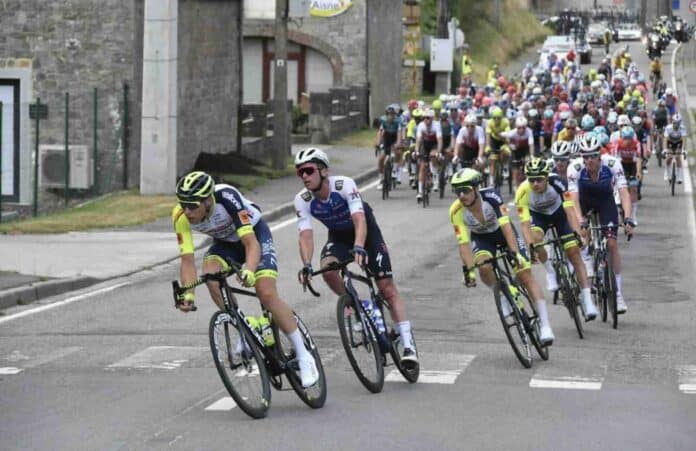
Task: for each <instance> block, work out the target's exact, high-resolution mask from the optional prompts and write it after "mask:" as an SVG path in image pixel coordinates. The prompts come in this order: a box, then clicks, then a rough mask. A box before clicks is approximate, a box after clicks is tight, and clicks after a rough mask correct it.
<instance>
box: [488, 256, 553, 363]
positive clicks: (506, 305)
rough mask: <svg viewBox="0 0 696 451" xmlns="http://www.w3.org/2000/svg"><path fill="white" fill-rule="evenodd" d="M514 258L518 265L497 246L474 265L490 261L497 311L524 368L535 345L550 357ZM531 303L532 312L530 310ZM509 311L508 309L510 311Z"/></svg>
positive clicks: (538, 351)
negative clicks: (517, 277) (514, 267)
mask: <svg viewBox="0 0 696 451" xmlns="http://www.w3.org/2000/svg"><path fill="white" fill-rule="evenodd" d="M501 261H502V263H500V262H501ZM511 261H512V262H514V263H515V265H516V260H515V257H514V256H510V255H508V253H507V252H504V251H503V250H502V249H498V253H497V255H496V256H495V257H491V258H488V259H486V260H484V261H482V262H480V263H477V264H476V265H474V268H480V267H481V266H483V265H491V266H492V267H493V274H494V275H495V285H494V286H493V298H494V299H495V305H496V307H497V309H498V315H499V316H500V321H501V323H502V325H503V330H504V331H505V336H506V337H507V339H508V342H509V343H510V346H511V347H512V350H513V352H514V353H515V355H516V356H517V358H518V359H519V361H520V363H521V364H522V366H524V367H525V368H531V367H532V346H533V347H534V348H535V349H536V351H537V353H538V354H539V356H540V357H541V358H542V359H543V360H548V358H549V349H548V345H546V344H543V343H542V342H541V339H540V338H539V335H540V330H541V324H540V321H539V317H538V315H537V312H536V310H535V309H534V304H533V303H532V302H531V298H530V296H529V293H527V290H526V289H525V288H524V287H523V286H522V285H520V284H518V283H517V281H516V280H515V276H514V275H513V273H512V263H511ZM525 299H526V305H528V306H529V309H530V310H531V312H527V307H525V301H524V300H525ZM508 312H509V313H508Z"/></svg>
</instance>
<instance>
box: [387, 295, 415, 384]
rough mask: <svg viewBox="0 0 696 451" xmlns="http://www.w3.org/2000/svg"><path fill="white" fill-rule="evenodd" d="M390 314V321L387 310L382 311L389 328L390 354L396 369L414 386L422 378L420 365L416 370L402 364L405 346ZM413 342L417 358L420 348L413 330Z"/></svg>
mask: <svg viewBox="0 0 696 451" xmlns="http://www.w3.org/2000/svg"><path fill="white" fill-rule="evenodd" d="M382 302H386V301H382ZM383 305H384V304H383ZM389 313H390V315H389V319H387V315H385V309H382V318H384V323H385V326H386V328H387V337H388V338H389V342H390V346H389V353H390V354H391V357H392V360H394V365H396V368H397V369H398V370H399V372H400V373H401V375H402V376H403V377H404V379H406V380H407V381H408V382H410V383H412V384H414V383H416V382H418V377H419V376H420V365H418V366H416V367H414V368H406V367H405V366H403V365H402V364H401V356H402V355H403V353H404V345H403V342H402V341H401V335H400V334H399V331H398V329H397V327H396V324H394V321H393V320H392V318H391V311H390V310H389ZM411 341H412V342H413V349H414V351H416V357H418V346H417V345H416V337H415V336H414V334H413V329H412V330H411Z"/></svg>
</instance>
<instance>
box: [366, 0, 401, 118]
mask: <svg viewBox="0 0 696 451" xmlns="http://www.w3.org/2000/svg"><path fill="white" fill-rule="evenodd" d="M367 5H368V8H367V22H368V26H367V30H368V32H367V61H368V86H369V88H370V121H372V119H374V118H377V117H380V116H381V115H382V112H383V111H384V109H385V107H386V106H387V105H388V104H390V103H394V102H399V101H400V100H401V74H400V68H401V55H402V49H403V47H404V44H403V24H402V21H401V16H402V14H401V12H402V10H403V1H402V0H368V2H367Z"/></svg>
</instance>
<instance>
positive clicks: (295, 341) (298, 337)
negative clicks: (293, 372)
mask: <svg viewBox="0 0 696 451" xmlns="http://www.w3.org/2000/svg"><path fill="white" fill-rule="evenodd" d="M285 335H286V336H287V337H288V338H289V339H290V341H291V342H292V347H293V348H295V354H297V358H298V359H306V358H309V357H311V356H312V355H311V354H310V353H309V352H307V348H305V345H304V341H302V334H301V333H300V329H295V331H294V332H292V333H289V334H285Z"/></svg>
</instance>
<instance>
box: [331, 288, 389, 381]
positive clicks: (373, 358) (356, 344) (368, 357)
mask: <svg viewBox="0 0 696 451" xmlns="http://www.w3.org/2000/svg"><path fill="white" fill-rule="evenodd" d="M356 304H357V305H356ZM336 316H337V319H338V330H339V333H340V335H341V343H343V349H344V350H345V351H346V356H347V357H348V362H350V366H351V367H352V368H353V371H355V375H356V376H358V379H359V380H360V382H361V383H362V384H363V385H364V386H365V388H367V389H368V390H369V391H371V392H372V393H379V392H381V391H382V388H383V387H384V360H383V357H382V351H381V350H380V349H379V343H378V342H377V333H376V331H375V330H374V329H373V326H372V323H371V322H370V321H368V320H367V317H366V315H365V311H364V310H363V309H362V306H361V305H359V303H356V302H354V301H353V298H352V297H351V296H349V295H344V296H341V297H340V298H338V303H337V304H336Z"/></svg>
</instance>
